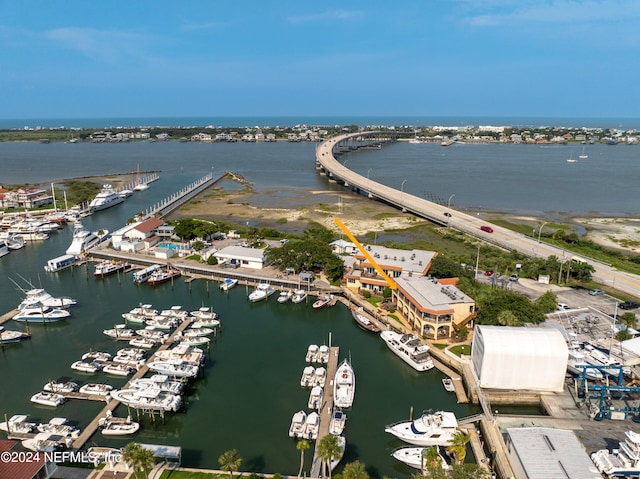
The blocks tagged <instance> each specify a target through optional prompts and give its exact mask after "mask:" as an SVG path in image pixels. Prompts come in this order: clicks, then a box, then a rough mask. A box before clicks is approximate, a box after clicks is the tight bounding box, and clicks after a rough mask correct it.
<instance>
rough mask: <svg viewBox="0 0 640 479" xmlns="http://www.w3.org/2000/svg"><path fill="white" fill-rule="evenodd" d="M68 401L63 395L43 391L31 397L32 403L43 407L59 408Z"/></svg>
mask: <svg viewBox="0 0 640 479" xmlns="http://www.w3.org/2000/svg"><path fill="white" fill-rule="evenodd" d="M65 401H66V399H65V397H64V396H63V395H62V394H58V393H50V392H47V391H41V392H39V393H36V394H34V395H33V396H31V402H32V403H36V404H40V405H42V406H51V407H57V406H60V405H61V404H62V403H64V402H65Z"/></svg>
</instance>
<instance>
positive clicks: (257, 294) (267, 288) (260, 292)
mask: <svg viewBox="0 0 640 479" xmlns="http://www.w3.org/2000/svg"><path fill="white" fill-rule="evenodd" d="M275 292H276V290H275V289H274V288H272V287H271V285H270V284H269V283H260V284H259V285H258V287H257V288H256V289H255V290H253V292H252V293H251V294H250V295H249V301H251V302H252V303H255V302H256V301H262V300H263V299H267V298H268V297H269V296H271V295H272V294H273V293H275Z"/></svg>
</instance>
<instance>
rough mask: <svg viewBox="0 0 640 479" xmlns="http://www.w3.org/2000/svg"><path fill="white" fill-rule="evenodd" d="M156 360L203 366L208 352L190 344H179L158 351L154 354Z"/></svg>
mask: <svg viewBox="0 0 640 479" xmlns="http://www.w3.org/2000/svg"><path fill="white" fill-rule="evenodd" d="M154 359H155V360H156V361H174V362H183V363H186V364H193V365H194V366H198V367H199V366H201V365H202V364H203V363H204V361H205V359H206V354H205V352H204V350H203V349H202V348H198V347H195V346H189V345H188V344H177V345H175V346H174V347H173V348H171V349H165V350H162V351H156V354H155V356H154Z"/></svg>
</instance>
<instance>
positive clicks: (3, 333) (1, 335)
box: [0, 326, 31, 344]
mask: <svg viewBox="0 0 640 479" xmlns="http://www.w3.org/2000/svg"><path fill="white" fill-rule="evenodd" d="M30 337H31V335H30V334H29V333H23V332H22V331H13V330H10V329H4V326H0V344H8V343H17V342H19V341H22V340H23V339H25V338H30Z"/></svg>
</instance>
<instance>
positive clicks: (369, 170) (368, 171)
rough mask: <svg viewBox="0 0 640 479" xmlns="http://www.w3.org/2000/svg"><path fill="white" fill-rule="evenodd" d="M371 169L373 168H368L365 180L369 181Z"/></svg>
mask: <svg viewBox="0 0 640 479" xmlns="http://www.w3.org/2000/svg"><path fill="white" fill-rule="evenodd" d="M372 169H373V168H369V169H368V170H367V180H368V179H369V173H371V170H372Z"/></svg>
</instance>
